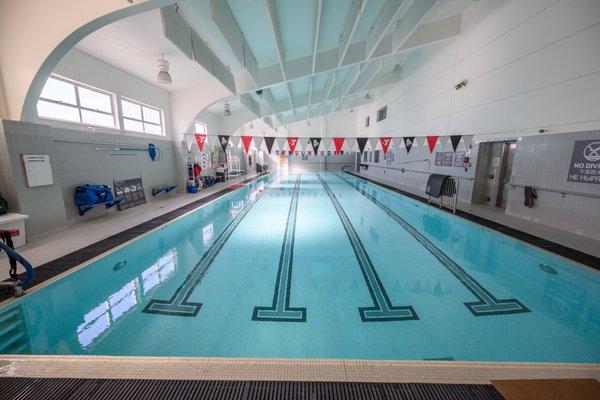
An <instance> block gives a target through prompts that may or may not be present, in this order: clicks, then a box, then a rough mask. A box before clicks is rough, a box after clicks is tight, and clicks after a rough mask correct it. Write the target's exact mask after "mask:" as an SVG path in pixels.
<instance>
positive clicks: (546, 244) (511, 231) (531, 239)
mask: <svg viewBox="0 0 600 400" xmlns="http://www.w3.org/2000/svg"><path fill="white" fill-rule="evenodd" d="M344 172H345V173H347V174H349V175H352V176H356V177H357V178H361V179H364V180H366V181H369V182H371V183H374V184H375V185H378V186H381V187H384V188H386V189H389V190H391V191H393V192H396V193H399V194H401V195H403V196H406V197H410V198H411V199H414V200H418V201H420V202H422V203H425V204H427V199H426V198H424V197H421V196H419V195H416V194H414V193H410V192H407V191H404V190H402V189H398V188H396V187H393V186H390V185H388V184H385V183H383V182H379V181H377V180H375V179H372V178H368V177H366V176H364V175H360V174H356V173H354V172H349V171H344ZM432 207H434V206H432ZM436 208H437V209H439V208H438V207H436ZM441 210H444V211H446V212H451V211H449V210H448V209H445V208H441ZM456 215H458V216H460V217H462V218H465V219H468V220H469V221H472V222H475V223H477V224H479V225H483V226H485V227H486V228H489V229H493V230H495V231H497V232H501V233H504V234H506V235H508V236H511V237H513V238H515V239H518V240H522V241H523V242H526V243H529V244H532V245H534V246H537V247H539V248H541V249H544V250H547V251H549V252H551V253H554V254H558V255H560V256H563V257H565V258H568V259H569V260H573V261H575V262H578V263H580V264H583V265H587V266H588V267H590V268H593V269H596V270H598V271H600V258H598V257H595V256H593V255H591V254H587V253H584V252H582V251H579V250H575V249H571V248H570V247H567V246H563V245H562V244H558V243H555V242H552V241H550V240H546V239H543V238H540V237H537V236H535V235H532V234H530V233H527V232H523V231H520V230H518V229H515V228H511V227H510V226H506V225H503V224H500V223H498V222H495V221H492V220H489V219H486V218H483V217H480V216H477V215H474V214H471V213H468V212H466V211H462V210H459V209H457V210H456Z"/></svg>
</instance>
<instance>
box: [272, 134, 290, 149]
mask: <svg viewBox="0 0 600 400" xmlns="http://www.w3.org/2000/svg"><path fill="white" fill-rule="evenodd" d="M275 144H276V145H277V148H278V149H279V151H282V150H285V149H286V148H287V138H284V137H281V136H279V137H276V138H275Z"/></svg>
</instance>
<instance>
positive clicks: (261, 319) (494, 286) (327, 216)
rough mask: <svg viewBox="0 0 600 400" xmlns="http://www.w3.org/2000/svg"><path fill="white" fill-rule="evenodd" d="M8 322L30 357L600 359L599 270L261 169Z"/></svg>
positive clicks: (406, 203) (44, 293)
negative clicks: (257, 176)
mask: <svg viewBox="0 0 600 400" xmlns="http://www.w3.org/2000/svg"><path fill="white" fill-rule="evenodd" d="M7 315H8V316H10V317H7V318H5V321H4V324H5V325H6V321H18V322H20V323H18V324H17V325H18V326H16V327H13V328H11V330H10V332H8V333H6V332H5V333H4V334H3V335H0V347H3V348H4V350H3V351H4V352H21V353H27V354H110V355H164V356H167V355H169V356H222V357H293V358H353V359H403V360H406V359H409V360H420V359H454V360H483V361H555V362H600V274H599V273H597V272H595V271H592V270H590V269H588V268H585V267H583V266H579V265H577V264H574V263H572V262H570V261H567V260H565V259H563V258H560V257H557V256H554V255H552V254H550V253H547V252H545V251H542V250H540V249H538V248H535V247H532V246H530V245H528V244H525V243H523V242H520V241H516V240H514V239H512V238H510V237H508V236H504V235H502V234H499V233H497V232H494V231H490V230H488V229H486V228H483V227H481V226H479V225H477V224H474V223H472V222H470V221H467V220H464V219H462V218H459V217H456V216H453V215H451V214H449V213H446V212H441V211H439V210H437V209H436V208H434V207H428V206H427V205H425V204H423V203H420V202H417V201H415V200H412V199H410V198H407V197H404V196H401V195H398V194H396V193H393V192H391V191H388V190H386V189H383V188H381V187H378V186H376V185H373V184H371V183H368V182H366V181H364V180H362V179H360V178H355V177H353V176H351V175H348V174H343V173H339V174H334V173H321V174H316V173H303V174H301V175H288V176H285V177H283V178H277V179H272V180H271V177H263V178H261V179H259V180H257V181H254V182H252V183H251V184H249V185H247V186H245V187H243V188H241V189H239V190H236V191H234V192H232V193H230V194H228V195H227V196H225V197H223V198H221V199H219V200H217V201H214V202H212V203H210V204H207V205H206V206H204V207H202V208H200V209H198V210H196V211H194V212H192V213H190V214H188V215H187V216H185V217H182V218H180V219H178V220H176V221H173V222H172V223H170V224H168V225H166V226H164V227H163V228H162V229H160V230H158V231H155V232H153V233H151V234H149V235H147V236H145V237H142V238H140V239H139V240H137V241H135V242H133V243H131V244H129V245H127V246H125V247H123V248H121V249H119V250H118V251H115V252H113V253H111V254H109V255H107V256H105V257H103V258H101V259H99V260H98V261H95V262H93V263H91V264H90V265H88V266H86V267H84V268H82V269H80V270H78V271H76V272H74V273H72V274H70V275H68V276H66V277H64V278H62V279H60V280H58V281H56V282H54V283H52V284H50V285H48V286H46V287H44V288H42V289H40V290H38V291H35V292H33V293H30V294H29V295H27V296H26V297H24V298H22V299H19V300H17V301H15V302H13V303H11V304H9V305H8V306H6V307H4V308H3V309H1V310H0V319H2V317H1V316H7ZM11 326H12V325H11Z"/></svg>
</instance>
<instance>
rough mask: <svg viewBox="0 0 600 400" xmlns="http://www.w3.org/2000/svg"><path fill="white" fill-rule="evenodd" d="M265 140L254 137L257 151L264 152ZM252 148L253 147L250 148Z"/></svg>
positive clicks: (260, 137)
mask: <svg viewBox="0 0 600 400" xmlns="http://www.w3.org/2000/svg"><path fill="white" fill-rule="evenodd" d="M264 143H265V138H264V137H263V136H254V146H255V147H256V150H259V151H262V149H263V148H264ZM250 148H252V146H250Z"/></svg>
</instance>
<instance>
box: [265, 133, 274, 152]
mask: <svg viewBox="0 0 600 400" xmlns="http://www.w3.org/2000/svg"><path fill="white" fill-rule="evenodd" d="M273 143H275V138H274V137H273V136H267V137H265V144H266V145H267V151H268V152H269V154H271V149H272V148H273Z"/></svg>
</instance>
